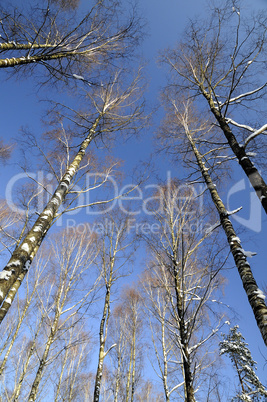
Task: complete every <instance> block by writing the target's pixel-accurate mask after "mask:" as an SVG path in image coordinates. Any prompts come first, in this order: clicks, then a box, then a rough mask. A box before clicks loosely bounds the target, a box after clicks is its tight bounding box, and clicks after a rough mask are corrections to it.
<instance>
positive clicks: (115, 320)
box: [109, 286, 144, 402]
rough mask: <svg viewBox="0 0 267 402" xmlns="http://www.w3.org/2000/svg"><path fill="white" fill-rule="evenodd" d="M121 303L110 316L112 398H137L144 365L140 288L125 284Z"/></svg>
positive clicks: (118, 399) (127, 399)
mask: <svg viewBox="0 0 267 402" xmlns="http://www.w3.org/2000/svg"><path fill="white" fill-rule="evenodd" d="M120 296H121V297H120V302H119V303H118V304H117V305H116V307H115V308H114V311H113V313H112V315H111V318H110V338H109V344H111V345H113V344H114V347H113V348H112V350H111V351H110V354H109V356H110V361H111V375H110V388H111V389H112V392H113V400H114V401H120V400H125V401H127V402H130V401H133V400H135V398H137V397H138V392H139V391H140V388H139V386H140V380H141V371H142V367H143V354H144V339H143V338H144V337H143V336H142V330H143V328H144V320H143V313H142V300H141V297H140V294H139V292H138V290H137V289H136V288H135V287H134V286H133V287H126V288H125V289H123V290H122V292H121V295H120Z"/></svg>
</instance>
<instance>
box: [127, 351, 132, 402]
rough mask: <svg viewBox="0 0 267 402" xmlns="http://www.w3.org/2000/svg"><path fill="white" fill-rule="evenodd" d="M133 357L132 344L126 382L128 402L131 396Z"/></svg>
mask: <svg viewBox="0 0 267 402" xmlns="http://www.w3.org/2000/svg"><path fill="white" fill-rule="evenodd" d="M132 358H133V348H132V346H131V355H130V362H129V371H128V376H127V383H126V402H129V396H130V384H131V372H132Z"/></svg>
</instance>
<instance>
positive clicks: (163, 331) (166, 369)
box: [161, 318, 170, 402]
mask: <svg viewBox="0 0 267 402" xmlns="http://www.w3.org/2000/svg"><path fill="white" fill-rule="evenodd" d="M161 338H162V353H163V364H164V370H163V387H164V393H165V400H166V402H169V401H170V392H169V388H168V383H167V378H168V361H167V354H166V346H165V321H164V320H163V318H162V319H161Z"/></svg>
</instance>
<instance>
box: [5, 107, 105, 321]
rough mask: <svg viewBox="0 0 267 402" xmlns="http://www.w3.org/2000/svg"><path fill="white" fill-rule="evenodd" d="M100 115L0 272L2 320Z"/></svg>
mask: <svg viewBox="0 0 267 402" xmlns="http://www.w3.org/2000/svg"><path fill="white" fill-rule="evenodd" d="M101 117H102V116H101V115H99V116H98V117H97V118H96V120H95V122H94V123H93V125H92V127H91V129H90V131H89V133H88V135H87V137H86V138H85V140H84V141H83V142H82V144H81V146H80V149H79V151H78V153H77V154H76V156H75V158H74V159H73V161H72V163H71V165H70V167H69V168H68V169H67V171H66V172H65V174H64V176H63V177H62V179H61V181H60V183H59V185H58V187H57V189H56V191H55V192H54V194H53V195H52V197H51V199H50V201H49V202H48V204H47V205H46V207H45V208H44V210H43V212H42V213H41V214H40V216H39V217H38V219H37V220H36V222H35V223H34V225H33V227H32V229H31V230H30V231H29V233H28V234H27V236H26V237H25V239H24V240H23V241H22V242H21V244H20V245H19V246H18V247H17V248H16V250H15V251H14V252H13V254H12V256H11V258H10V260H9V262H8V264H7V265H6V266H5V268H4V269H3V271H2V272H1V273H0V303H1V304H2V305H1V308H0V323H1V322H2V320H3V319H4V317H5V315H6V313H7V311H8V310H9V308H10V306H11V302H12V301H13V299H14V297H15V295H16V292H17V291H18V288H19V286H20V284H21V282H22V280H23V279H24V277H25V275H26V273H27V272H28V270H29V268H30V265H31V263H32V260H33V258H34V256H35V255H36V253H37V251H38V249H39V247H40V245H41V243H42V241H43V239H44V238H45V236H46V233H47V231H48V230H49V229H50V227H51V226H52V225H53V222H54V218H55V217H56V214H57V211H58V208H59V206H60V205H61V204H62V203H63V201H64V198H65V196H66V194H67V193H68V188H69V185H70V182H71V180H72V179H73V177H74V176H75V173H76V172H77V170H78V168H79V166H80V163H81V161H82V159H83V157H84V154H85V151H86V149H87V147H88V146H89V144H90V142H91V141H92V139H93V138H94V135H95V131H96V128H97V126H98V124H99V121H100V119H101Z"/></svg>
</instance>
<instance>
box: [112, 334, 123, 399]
mask: <svg viewBox="0 0 267 402" xmlns="http://www.w3.org/2000/svg"><path fill="white" fill-rule="evenodd" d="M121 342H122V332H121V333H120V338H119V344H118V368H117V373H116V383H115V392H114V402H117V401H118V395H119V386H120V374H121V363H122V353H121Z"/></svg>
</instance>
